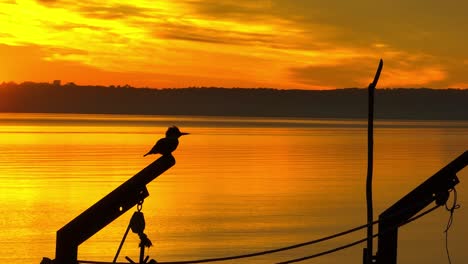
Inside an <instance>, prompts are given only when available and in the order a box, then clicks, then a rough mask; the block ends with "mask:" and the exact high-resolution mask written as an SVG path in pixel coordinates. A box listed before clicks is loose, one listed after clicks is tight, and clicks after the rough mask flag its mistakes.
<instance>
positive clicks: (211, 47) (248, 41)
mask: <svg viewBox="0 0 468 264" xmlns="http://www.w3.org/2000/svg"><path fill="white" fill-rule="evenodd" d="M467 10H468V1H458V0H446V1H440V0H424V1H423V0H411V1H410V0H391V1H390V0H389V1H375V0H372V1H371V0H358V1H348V0H263V1H262V0H259V1H253V0H177V1H176V0H151V1H144V0H133V1H107V0H82V1H71V0H57V1H55V0H40V1H31V0H24V1H23V0H17V1H15V0H0V58H1V62H2V63H1V64H0V82H2V81H14V82H18V83H19V82H23V81H35V82H43V81H45V82H51V81H52V80H54V79H60V80H62V82H64V83H65V82H75V83H76V84H90V85H94V84H99V85H111V84H114V85H124V84H129V85H132V86H136V87H155V88H163V87H187V86H222V87H272V88H282V89H289V88H294V89H328V88H344V87H366V86H367V85H368V83H369V82H370V81H371V80H372V77H373V74H374V72H375V68H376V67H377V64H378V61H379V59H380V58H383V59H384V62H385V66H384V70H383V72H382V76H381V81H380V83H379V85H378V86H379V87H431V88H447V87H455V88H467V87H468V74H467V73H468V48H467V47H468V34H467V32H468V18H467V12H468V11H467Z"/></svg>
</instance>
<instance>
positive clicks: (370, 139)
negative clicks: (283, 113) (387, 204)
mask: <svg viewBox="0 0 468 264" xmlns="http://www.w3.org/2000/svg"><path fill="white" fill-rule="evenodd" d="M382 67H383V60H382V59H380V62H379V67H378V68H377V72H376V73H375V77H374V81H373V82H372V83H370V84H369V105H368V106H369V109H368V111H369V114H368V122H367V179H366V201H367V224H368V226H367V251H366V255H367V258H366V262H367V264H370V263H372V258H373V252H374V251H373V248H372V237H373V226H372V222H373V221H374V212H373V206H372V172H373V163H374V91H375V86H376V85H377V82H378V81H379V77H380V72H381V71H382Z"/></svg>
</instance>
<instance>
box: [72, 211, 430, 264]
mask: <svg viewBox="0 0 468 264" xmlns="http://www.w3.org/2000/svg"><path fill="white" fill-rule="evenodd" d="M438 207H439V206H438V205H436V206H434V207H432V208H430V209H428V210H427V211H424V212H423V213H420V214H419V215H416V216H414V217H412V218H410V219H408V220H407V221H405V222H404V223H403V224H402V225H400V226H403V225H406V224H408V223H410V222H412V221H414V220H416V219H418V218H420V217H422V216H424V215H426V214H428V213H430V212H432V211H434V210H435V209H437V208H438ZM377 223H379V221H378V220H376V221H374V222H372V225H374V224H377ZM365 227H367V224H365V225H361V226H358V227H355V228H352V229H349V230H346V231H343V232H340V233H336V234H334V235H330V236H327V237H323V238H320V239H315V240H311V241H308V242H304V243H299V244H295V245H291V246H287V247H282V248H277V249H271V250H266V251H260V252H255V253H249V254H243V255H236V256H227V257H220V258H207V259H198V260H184V261H168V262H158V263H159V264H189V263H207V262H217V261H226V260H234V259H241V258H249V257H256V256H261V255H267V254H272V253H276V252H280V251H286V250H290V249H294V248H299V247H304V246H308V245H312V244H316V243H319V242H323V241H326V240H330V239H332V238H336V237H340V236H343V235H346V234H349V233H352V232H355V231H358V230H360V229H363V228H365ZM386 231H387V230H385V231H384V232H386ZM376 236H378V234H375V235H373V237H376ZM364 241H366V239H365V238H364V239H361V240H358V241H355V242H352V243H350V244H347V245H344V246H340V247H337V248H334V249H331V250H327V251H323V252H320V253H317V254H314V255H311V256H307V257H303V258H299V259H293V260H288V261H286V262H280V263H293V262H299V261H303V260H306V259H310V258H315V257H319V256H323V255H328V254H331V253H333V252H336V251H339V250H342V249H345V248H349V247H352V246H354V245H357V244H360V243H362V242H364ZM78 263H82V264H110V263H111V262H102V261H89V260H78ZM115 264H128V263H126V262H115Z"/></svg>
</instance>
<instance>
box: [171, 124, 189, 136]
mask: <svg viewBox="0 0 468 264" xmlns="http://www.w3.org/2000/svg"><path fill="white" fill-rule="evenodd" d="M188 134H189V133H185V132H180V130H179V128H178V127H176V126H171V127H169V128H168V129H167V131H166V137H168V138H179V137H181V136H183V135H188Z"/></svg>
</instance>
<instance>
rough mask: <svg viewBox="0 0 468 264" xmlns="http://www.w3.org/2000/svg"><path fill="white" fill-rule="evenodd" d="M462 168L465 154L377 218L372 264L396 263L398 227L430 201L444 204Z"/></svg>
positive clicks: (466, 158) (467, 157) (467, 152)
mask: <svg viewBox="0 0 468 264" xmlns="http://www.w3.org/2000/svg"><path fill="white" fill-rule="evenodd" d="M466 165H468V151H465V152H464V153H463V154H461V155H460V156H459V157H457V158H456V159H454V160H453V161H452V162H450V163H449V164H448V165H447V166H445V167H444V168H442V169H441V170H439V171H438V172H437V173H436V174H434V175H433V176H432V177H430V178H429V179H427V180H426V181H425V182H423V183H422V184H421V185H419V186H418V187H416V188H415V189H414V190H413V191H411V192H410V193H408V194H407V195H406V196H404V197H403V198H401V199H400V200H399V201H398V202H396V203H395V204H394V205H392V206H391V207H390V208H388V209H387V210H385V211H384V212H383V213H382V214H380V216H379V235H378V248H377V255H376V258H375V259H374V260H375V261H374V263H377V264H396V263H397V246H398V227H399V226H401V225H402V224H403V223H404V222H405V221H407V220H408V219H410V218H411V217H412V216H414V215H415V214H417V213H418V212H419V211H421V210H422V209H424V208H425V207H426V206H428V205H429V204H431V203H432V202H434V201H435V202H436V203H437V204H438V205H443V204H445V202H446V201H447V199H448V197H449V190H451V189H453V188H454V187H455V185H457V184H458V183H459V180H458V177H457V175H456V174H457V173H458V172H459V171H461V170H462V169H463V168H465V167H466Z"/></svg>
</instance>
